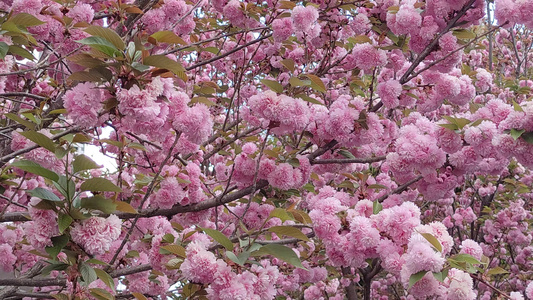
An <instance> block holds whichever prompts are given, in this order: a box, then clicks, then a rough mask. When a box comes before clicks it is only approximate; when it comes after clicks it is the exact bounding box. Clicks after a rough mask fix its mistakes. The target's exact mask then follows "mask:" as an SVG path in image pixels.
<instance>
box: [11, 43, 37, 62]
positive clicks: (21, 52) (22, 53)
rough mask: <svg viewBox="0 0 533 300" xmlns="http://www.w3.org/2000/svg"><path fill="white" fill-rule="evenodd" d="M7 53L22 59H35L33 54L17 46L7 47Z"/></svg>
mask: <svg viewBox="0 0 533 300" xmlns="http://www.w3.org/2000/svg"><path fill="white" fill-rule="evenodd" d="M9 53H11V54H13V55H18V56H22V57H24V58H27V59H29V60H35V57H34V56H33V54H31V53H30V52H29V51H28V50H26V49H24V48H22V47H20V46H17V45H10V46H9Z"/></svg>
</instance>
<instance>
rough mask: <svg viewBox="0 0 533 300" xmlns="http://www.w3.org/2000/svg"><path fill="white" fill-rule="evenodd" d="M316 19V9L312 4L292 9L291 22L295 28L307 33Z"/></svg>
mask: <svg viewBox="0 0 533 300" xmlns="http://www.w3.org/2000/svg"><path fill="white" fill-rule="evenodd" d="M317 19H318V10H317V9H316V8H315V7H314V6H312V5H308V6H306V7H304V6H296V7H295V8H294V9H293V10H292V24H293V27H294V29H295V30H297V31H299V32H302V33H308V32H309V30H310V29H311V27H312V25H313V23H315V22H316V21H317Z"/></svg>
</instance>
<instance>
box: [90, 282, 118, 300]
mask: <svg viewBox="0 0 533 300" xmlns="http://www.w3.org/2000/svg"><path fill="white" fill-rule="evenodd" d="M95 280H96V279H95ZM89 293H90V294H91V296H93V297H94V298H96V299H98V300H114V299H115V296H113V295H111V294H110V293H109V292H108V291H106V290H104V289H99V288H93V289H90V290H89Z"/></svg>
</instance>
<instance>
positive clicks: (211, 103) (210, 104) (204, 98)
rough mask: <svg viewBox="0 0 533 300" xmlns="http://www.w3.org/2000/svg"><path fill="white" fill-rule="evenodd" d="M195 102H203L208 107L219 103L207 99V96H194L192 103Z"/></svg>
mask: <svg viewBox="0 0 533 300" xmlns="http://www.w3.org/2000/svg"><path fill="white" fill-rule="evenodd" d="M194 103H202V104H205V105H206V106H207V107H211V106H214V105H217V104H216V103H215V102H213V101H211V100H209V99H207V97H203V96H201V97H193V98H192V99H191V104H194Z"/></svg>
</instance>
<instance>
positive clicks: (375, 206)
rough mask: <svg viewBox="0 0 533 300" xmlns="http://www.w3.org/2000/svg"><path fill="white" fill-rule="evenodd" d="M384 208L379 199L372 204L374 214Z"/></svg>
mask: <svg viewBox="0 0 533 300" xmlns="http://www.w3.org/2000/svg"><path fill="white" fill-rule="evenodd" d="M382 210H383V205H381V203H379V202H378V201H374V204H373V205H372V213H373V214H374V215H377V214H379V212H380V211H382Z"/></svg>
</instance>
